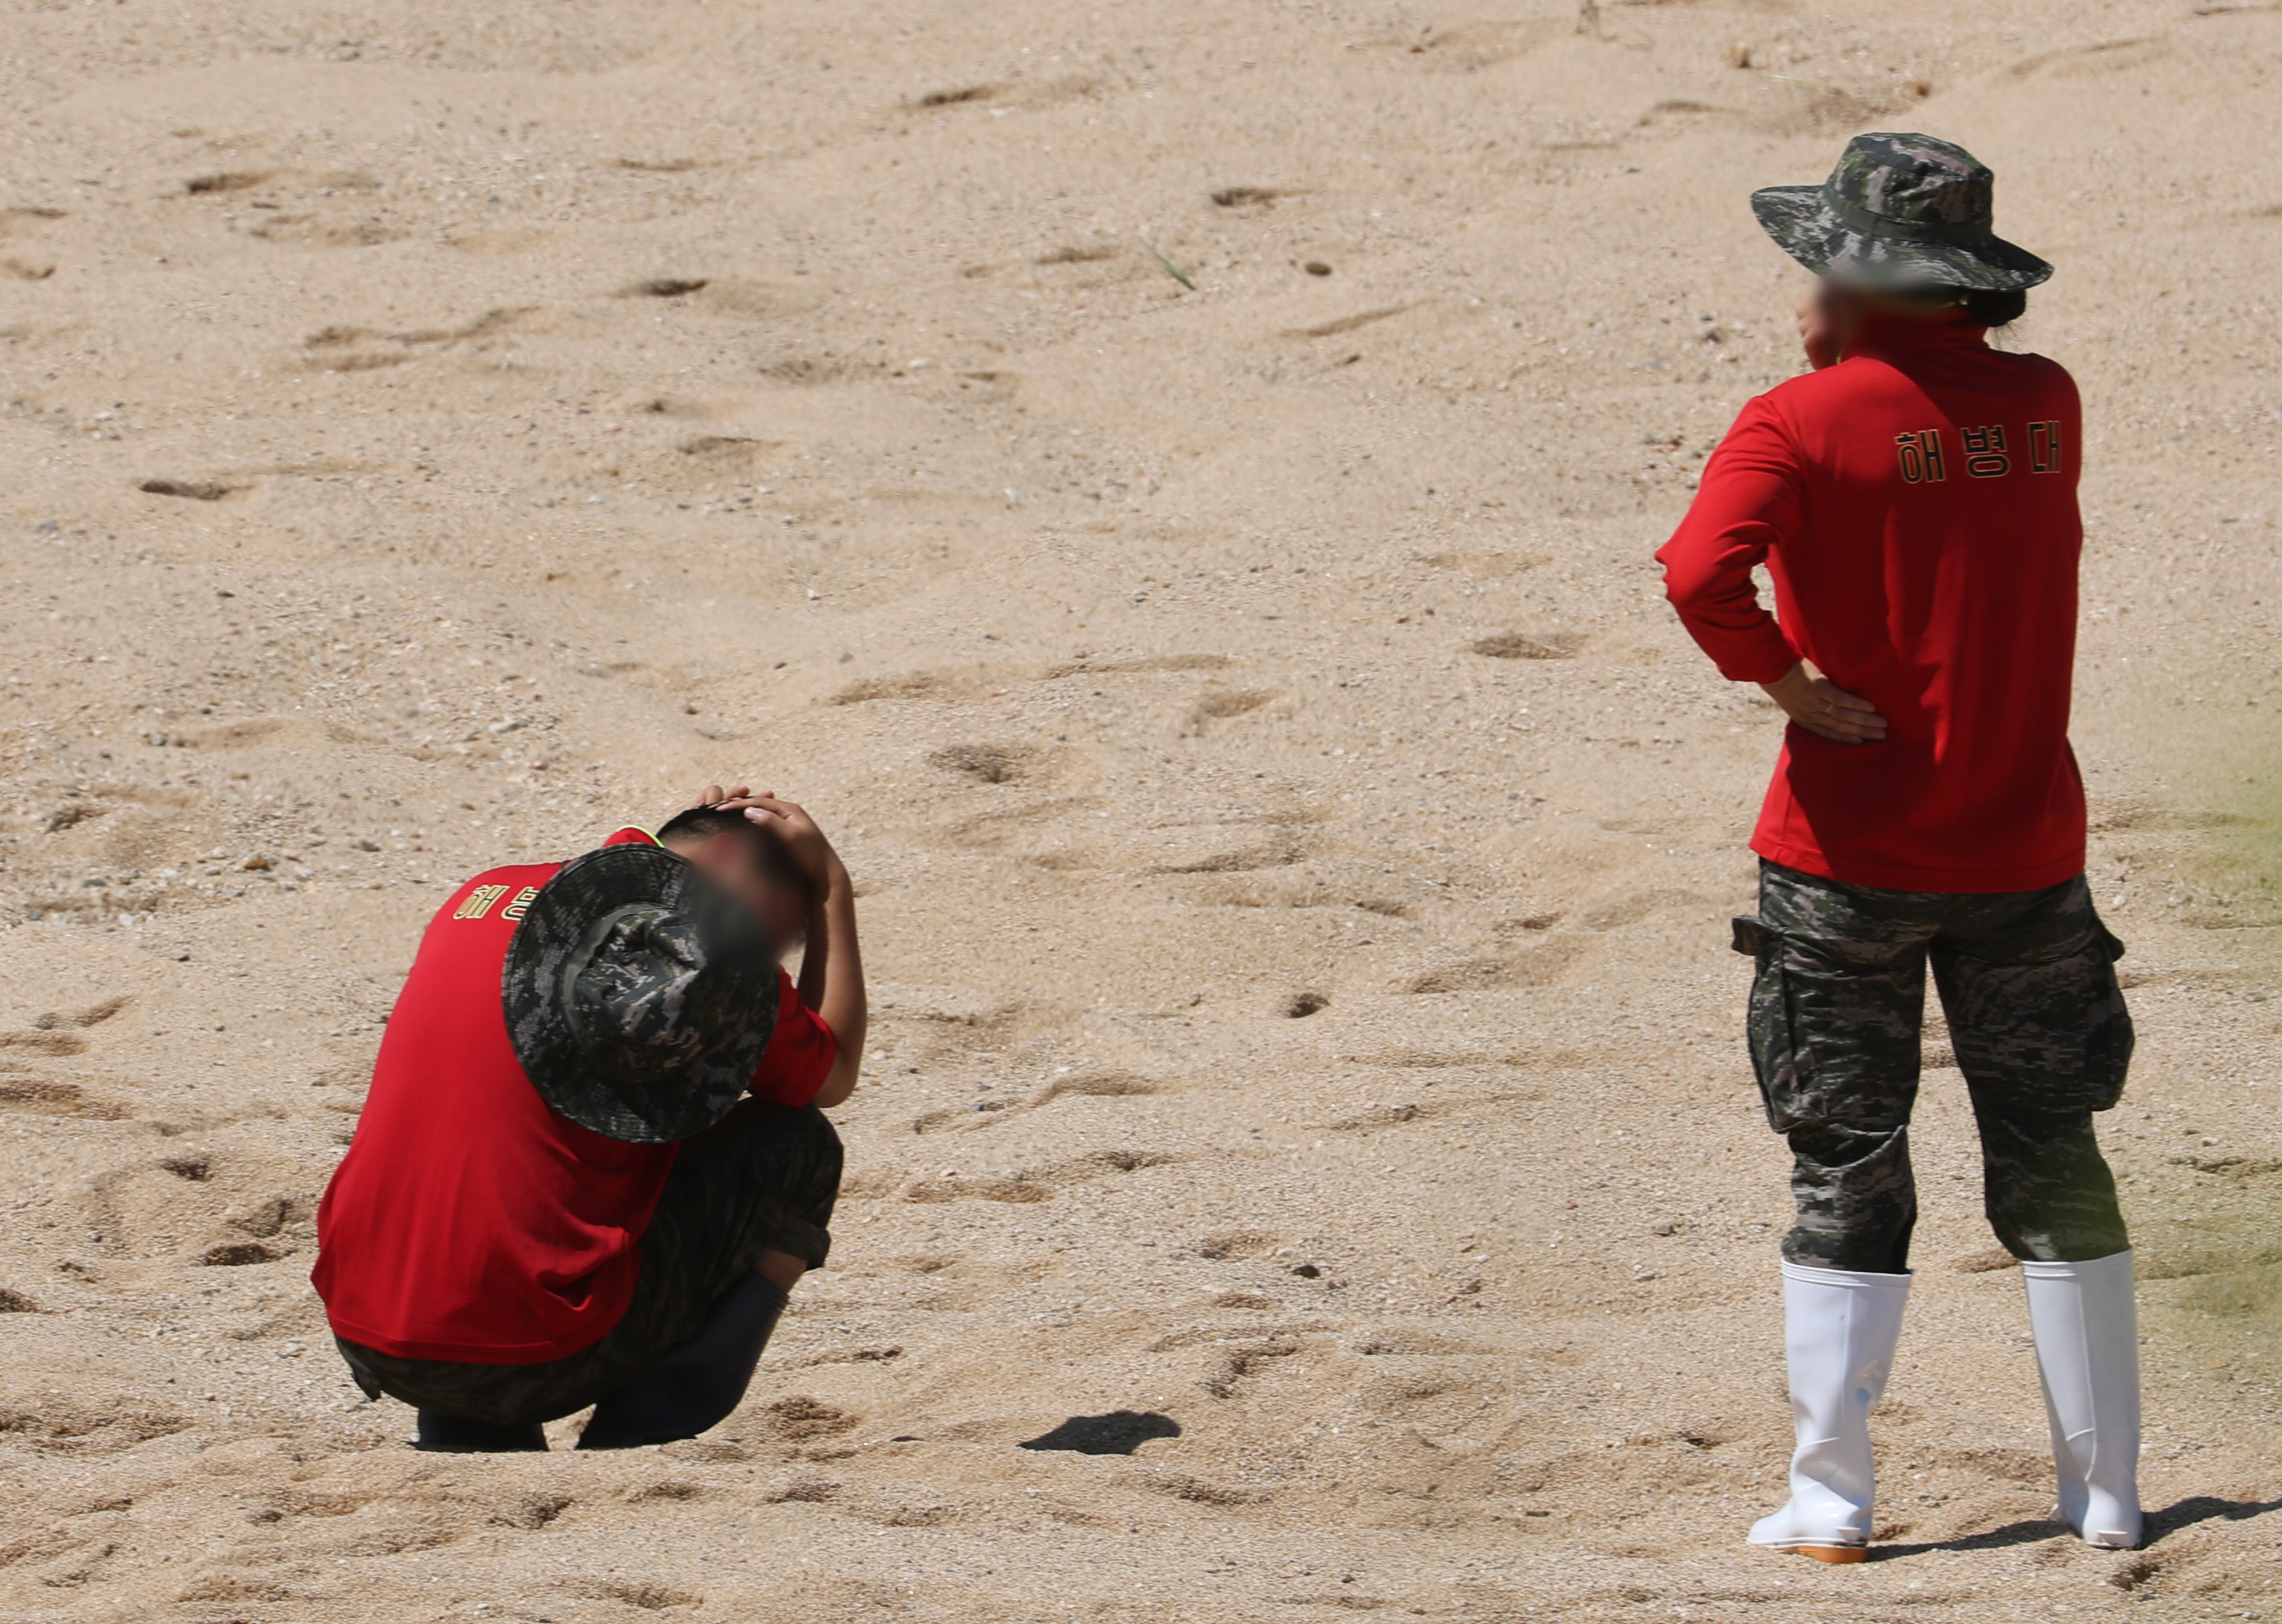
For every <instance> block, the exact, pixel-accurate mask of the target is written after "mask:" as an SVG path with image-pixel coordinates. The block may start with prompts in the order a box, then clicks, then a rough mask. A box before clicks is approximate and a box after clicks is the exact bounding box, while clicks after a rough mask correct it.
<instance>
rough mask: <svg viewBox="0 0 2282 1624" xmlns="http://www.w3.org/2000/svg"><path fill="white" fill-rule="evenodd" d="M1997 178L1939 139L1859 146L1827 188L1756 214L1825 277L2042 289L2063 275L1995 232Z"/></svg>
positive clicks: (1778, 200) (1803, 189) (1883, 140)
mask: <svg viewBox="0 0 2282 1624" xmlns="http://www.w3.org/2000/svg"><path fill="white" fill-rule="evenodd" d="M1996 178H1997V177H1996V176H1995V175H1992V174H1991V172H1990V170H1989V168H1988V167H1987V166H1986V165H1984V164H1983V163H1982V162H1981V160H1980V159H1976V158H1975V157H1974V156H1973V154H1972V153H1970V152H1967V151H1966V150H1965V149H1964V148H1963V147H1961V146H1958V145H1956V144H1954V143H1952V142H1947V141H1938V140H1936V139H1935V138H1934V137H1933V136H1915V135H1869V136H1855V137H1854V139H1853V140H1851V141H1850V142H1848V143H1847V144H1846V151H1845V152H1843V154H1842V155H1841V156H1840V157H1839V159H1838V167H1836V169H1833V170H1832V171H1831V172H1830V178H1829V179H1828V181H1825V182H1824V183H1822V184H1821V185H1820V186H1768V187H1763V188H1762V189H1760V190H1758V191H1755V192H1753V193H1752V194H1751V212H1752V213H1753V214H1757V215H1758V217H1759V223H1760V224H1761V225H1763V226H1765V227H1766V230H1767V235H1768V236H1769V237H1774V239H1775V241H1776V242H1777V243H1779V244H1781V245H1782V248H1783V251H1784V252H1785V253H1788V254H1789V255H1790V257H1791V258H1792V259H1794V260H1797V261H1798V262H1799V263H1800V264H1802V265H1804V266H1805V267H1806V268H1807V269H1809V270H1811V271H1812V272H1814V273H1815V274H1816V275H1817V276H1828V277H1830V278H1831V279H1832V280H1834V281H1837V282H1851V283H1856V284H1862V285H1865V286H1869V287H1878V288H1888V289H1901V288H1910V287H1928V286H1932V287H1953V288H1974V289H1981V290H1986V291H1999V292H2009V291H2013V290H2015V289H2020V288H2033V287H2035V286H2036V285H2037V284H2039V283H2041V282H2043V281H2045V279H2046V278H2047V277H2049V276H2051V275H2052V274H2053V268H2052V267H2051V266H2050V265H2048V264H2046V263H2045V261H2044V260H2040V259H2038V258H2037V256H2036V255H2035V254H2032V253H2030V252H2029V251H2028V250H2027V249H2025V248H2019V247H2015V246H2014V245H2013V244H2011V243H2008V242H2006V241H2005V240H2004V239H2003V238H2002V237H1999V236H1998V235H1997V234H1996V232H1995V231H1993V230H1992V229H1991V219H1992V218H1993V211H1992V208H1991V201H1990V194H1991V189H1992V188H1993V186H1994V184H1995V182H1996Z"/></svg>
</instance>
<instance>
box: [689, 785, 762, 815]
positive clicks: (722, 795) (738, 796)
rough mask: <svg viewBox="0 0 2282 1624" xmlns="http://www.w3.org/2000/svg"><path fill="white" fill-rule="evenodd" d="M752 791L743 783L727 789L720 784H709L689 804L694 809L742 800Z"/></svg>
mask: <svg viewBox="0 0 2282 1624" xmlns="http://www.w3.org/2000/svg"><path fill="white" fill-rule="evenodd" d="M752 793H753V792H752V791H751V790H750V789H748V788H747V787H746V786H744V785H743V784H739V785H738V786H737V787H736V788H735V789H723V788H722V787H721V786H720V785H718V784H708V785H706V786H705V788H704V789H701V790H699V791H698V792H697V798H696V799H695V800H694V801H692V802H690V804H689V806H690V810H692V811H695V809H697V808H698V807H700V806H718V805H720V804H722V803H723V802H724V801H741V800H742V799H744V798H745V796H749V795H750V794H752Z"/></svg>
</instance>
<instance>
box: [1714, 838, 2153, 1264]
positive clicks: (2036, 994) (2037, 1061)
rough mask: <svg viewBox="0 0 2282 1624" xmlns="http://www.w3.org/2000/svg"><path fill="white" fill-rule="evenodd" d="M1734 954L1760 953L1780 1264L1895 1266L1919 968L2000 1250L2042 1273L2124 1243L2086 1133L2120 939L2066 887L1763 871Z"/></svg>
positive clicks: (2127, 1048) (1762, 1081)
mask: <svg viewBox="0 0 2282 1624" xmlns="http://www.w3.org/2000/svg"><path fill="white" fill-rule="evenodd" d="M1735 947H1736V951H1738V952H1747V953H1750V954H1752V955H1754V956H1755V957H1756V959H1757V960H1758V975H1757V976H1756V978H1755V979H1754V980H1753V982H1752V985H1751V1000H1750V1046H1751V1063H1752V1066H1753V1068H1754V1069H1755V1070H1757V1072H1758V1079H1759V1092H1760V1095H1761V1097H1762V1098H1763V1099H1764V1100H1765V1101H1766V1110H1767V1121H1768V1123H1769V1124H1770V1125H1771V1126H1773V1127H1774V1131H1776V1132H1778V1133H1780V1134H1782V1135H1784V1136H1785V1137H1786V1138H1789V1141H1790V1148H1791V1155H1792V1171H1791V1191H1792V1193H1793V1194H1794V1195H1795V1196H1796V1197H1797V1201H1798V1219H1797V1224H1796V1225H1795V1226H1794V1227H1793V1228H1792V1230H1791V1232H1790V1233H1789V1236H1788V1237H1786V1238H1785V1239H1784V1241H1783V1255H1784V1256H1785V1257H1786V1258H1788V1259H1789V1260H1790V1261H1792V1262H1793V1263H1805V1264H1809V1265H1812V1266H1816V1267H1820V1268H1827V1269H1852V1270H1869V1271H1872V1272H1878V1273H1888V1274H1899V1273H1901V1272H1903V1271H1904V1270H1906V1268H1907V1267H1908V1258H1909V1244H1910V1231H1911V1230H1912V1228H1913V1227H1914V1225H1915V1224H1916V1223H1917V1190H1916V1185H1915V1182H1914V1181H1913V1178H1912V1177H1911V1173H1910V1145H1909V1123H1910V1107H1912V1106H1913V1104H1914V1103H1915V1102H1916V1100H1917V1092H1918V1059H1919V1027H1920V1024H1921V1022H1922V1020H1923V1018H1924V1013H1925V974H1926V966H1927V964H1928V963H1929V961H1930V963H1931V964H1932V966H1933V975H1934V983H1935V985H1936V986H1937V988H1938V989H1939V991H1940V993H1941V1003H1942V1008H1943V1010H1944V1013H1945V1014H1947V1015H1948V1017H1949V1034H1950V1040H1951V1044H1952V1047H1953V1048H1954V1050H1955V1052H1956V1056H1957V1063H1958V1068H1959V1069H1960V1071H1962V1072H1963V1073H1964V1074H1965V1085H1966V1088H1967V1090H1968V1093H1969V1094H1970V1095H1971V1098H1972V1101H1973V1114H1974V1116H1975V1121H1976V1122H1977V1123H1979V1126H1980V1130H1981V1169H1982V1190H1983V1204H1984V1206H1985V1208H1986V1210H1987V1212H1988V1215H1989V1222H1990V1224H1991V1227H1992V1228H1993V1229H1995V1231H1996V1232H1997V1238H1998V1239H1999V1240H2000V1241H2002V1242H2003V1243H2004V1245H2005V1247H2006V1249H2007V1250H2009V1251H2010V1252H2011V1253H2012V1254H2013V1255H2014V1256H2016V1257H2023V1258H2034V1259H2038V1260H2043V1261H2046V1262H2072V1261H2081V1260H2083V1259H2087V1258H2094V1257H2106V1256H2107V1255H2110V1254H2111V1253H2115V1252H2121V1251H2122V1250H2123V1249H2124V1247H2126V1246H2128V1245H2129V1244H2130V1242H2129V1241H2128V1240H2127V1239H2126V1238H2125V1235H2124V1230H2123V1214H2122V1213H2121V1211H2120V1210H2119V1209H2118V1208H2117V1206H2116V1201H2115V1179H2114V1178H2113V1177H2111V1176H2110V1174H2109V1172H2108V1169H2107V1162H2106V1161H2105V1160H2103V1159H2102V1157H2101V1155H2100V1143H2099V1140H2098V1138H2097V1137H2096V1136H2095V1135H2094V1134H2093V1132H2092V1113H2093V1112H2095V1111H2104V1110H2106V1109H2107V1108H2108V1107H2110V1106H2112V1105H2114V1104H2115V1101H2116V1100H2117V1098H2118V1097H2119V1096H2120V1095H2121V1094H2122V1093H2123V1078H2124V1073H2125V1072H2126V1070H2127V1069H2128V1068H2129V1067H2130V1065H2131V1014H2129V1012H2127V1011H2126V1010H2125V1008H2124V1006H2123V991H2122V990H2121V989H2120V988H2119V987H2118V986H2117V985H2116V981H2115V960H2116V959H2118V958H2119V957H2121V956H2122V954H2123V944H2122V943H2120V942H2118V941H2117V940H2116V939H2115V937H2114V936H2110V935H2109V934H2108V932H2107V927H2105V926H2104V925H2102V924H2101V923H2100V917H2099V915H2098V914H2097V913H2094V912H2093V911H2092V892H2091V890H2090V888H2089V887H2088V886H2086V884H2085V883H2084V877H2083V876H2082V875H2080V874H2079V875H2078V876H2077V877H2076V878H2075V879H2073V880H2069V881H2068V882H2064V883H2062V884H2060V885H2055V886H2053V887H2051V888H2050V889H2048V890H2040V891H2011V892H2001V893H1995V894H1987V895H1975V894H1971V893H1949V892H1930V891H1888V890H1873V889H1871V888H1870V887H1867V886H1860V885H1844V884H1841V883H1839V882H1836V881H1834V880H1825V879H1820V878H1817V877H1816V876H1814V875H1812V874H1801V873H1799V872H1798V871H1797V870H1796V869H1791V868H1785V867H1783V866H1781V865H1780V864H1775V863H1766V862H1763V863H1762V864H1761V865H1760V867H1759V912H1758V916H1757V917H1756V918H1743V919H1738V920H1737V921H1735Z"/></svg>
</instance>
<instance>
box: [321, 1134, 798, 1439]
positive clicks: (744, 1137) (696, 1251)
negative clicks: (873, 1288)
mask: <svg viewBox="0 0 2282 1624" xmlns="http://www.w3.org/2000/svg"><path fill="white" fill-rule="evenodd" d="M839 1193H840V1136H839V1135H838V1134H836V1133H834V1131H833V1129H832V1124H831V1123H830V1122H829V1121H827V1119H826V1117H825V1115H824V1113H823V1112H821V1111H819V1110H817V1109H815V1108H814V1107H808V1108H806V1109H801V1110H794V1109H791V1108H788V1107H784V1106H780V1105H770V1104H767V1103H766V1102H765V1101H763V1100H741V1101H739V1102H738V1103H737V1105H736V1106H734V1107H733V1108H732V1109H731V1110H730V1112H729V1114H728V1115H726V1116H725V1117H723V1118H722V1119H721V1120H720V1121H719V1122H718V1123H715V1124H714V1125H713V1126H712V1127H710V1128H709V1129H707V1130H706V1131H704V1132H702V1133H701V1134H698V1135H697V1136H695V1138H687V1139H684V1140H683V1141H682V1142H681V1146H680V1149H679V1152H678V1153H677V1154H675V1156H674V1159H673V1170H672V1171H671V1173H669V1174H667V1175H666V1180H665V1190H664V1193H663V1194H662V1195H660V1196H659V1197H658V1202H657V1210H656V1213H655V1214H654V1215H653V1216H651V1218H650V1222H649V1227H648V1229H646V1230H644V1231H643V1232H642V1237H641V1272H640V1275H639V1276H637V1277H636V1278H635V1282H634V1295H633V1302H632V1303H631V1304H629V1305H628V1307H627V1309H626V1311H625V1316H624V1317H621V1318H620V1319H619V1321H618V1323H617V1325H615V1326H613V1327H612V1328H611V1329H610V1331H609V1333H608V1334H607V1335H605V1336H604V1337H603V1338H602V1340H601V1341H599V1342H596V1343H594V1345H593V1346H592V1347H589V1348H581V1349H579V1350H578V1352H577V1353H574V1354H567V1355H565V1356H563V1357H562V1358H560V1359H550V1360H547V1361H546V1362H545V1363H544V1364H469V1363H466V1362H463V1361H460V1360H455V1359H407V1358H403V1357H400V1356H398V1355H395V1354H385V1353H382V1352H381V1351H380V1350H379V1349H378V1348H367V1347H365V1346H364V1345H363V1344H361V1343H359V1342H352V1341H348V1340H345V1339H343V1338H340V1337H335V1338H334V1339H333V1340H334V1344H335V1345H336V1346H337V1347H338V1348H339V1349H340V1350H341V1357H342V1358H344V1359H345V1360H347V1361H348V1366H349V1373H350V1374H351V1375H352V1376H353V1377H354V1378H355V1379H356V1384H357V1386H358V1387H361V1388H362V1389H363V1390H364V1393H365V1395H366V1396H367V1397H368V1398H378V1397H379V1396H380V1395H382V1394H383V1393H386V1394H389V1395H392V1396H393V1397H396V1398H400V1399H402V1400H403V1401H404V1402H405V1403H407V1404H410V1405H412V1406H414V1407H415V1409H420V1410H435V1411H438V1412H439V1413H440V1414H443V1415H447V1416H457V1417H461V1418H464V1419H467V1420H470V1421H484V1422H488V1423H489V1424H491V1425H492V1426H528V1425H530V1424H531V1423H532V1422H534V1421H552V1420H555V1419H557V1418H560V1417H563V1416H567V1415H570V1413H572V1412H573V1411H575V1410H584V1409H585V1408H586V1406H587V1405H589V1404H592V1403H598V1402H599V1401H601V1400H602V1399H605V1398H607V1397H609V1395H611V1394H613V1393H615V1392H617V1390H618V1389H619V1388H620V1387H625V1385H626V1384H627V1383H628V1382H630V1381H632V1380H633V1379H634V1378H635V1377H637V1376H639V1375H640V1374H641V1373H642V1371H646V1370H648V1368H649V1367H650V1366H651V1365H652V1364H656V1362H657V1360H658V1359H659V1357H660V1356H663V1355H664V1354H665V1353H666V1352H667V1351H668V1350H669V1349H671V1348H679V1347H680V1346H681V1344H682V1343H684V1342H686V1341H687V1340H689V1339H690V1338H692V1337H694V1336H695V1335H696V1334H697V1333H698V1332H699V1331H700V1330H701V1329H702V1328H703V1326H704V1325H705V1322H706V1320H707V1319H708V1318H709V1317H710V1316H711V1314H712V1312H713V1309H714V1307H715V1305H716V1304H718V1302H720V1301H721V1299H722V1298H724V1297H726V1296H727V1295H728V1294H729V1293H730V1292H731V1291H733V1290H734V1289H735V1288H736V1286H737V1285H738V1283H739V1282H740V1281H741V1280H742V1279H743V1278H745V1276H746V1275H747V1274H748V1273H749V1272H750V1271H751V1270H752V1268H753V1266H754V1265H755V1264H756V1263H758V1262H759V1261H760V1257H761V1254H762V1253H764V1252H770V1251H775V1252H788V1253H790V1254H791V1255H793V1256H795V1257H797V1258H800V1259H801V1260H802V1261H803V1262H804V1263H807V1264H808V1265H809V1267H811V1269H820V1268H822V1267H823V1266H824V1259H825V1255H826V1254H827V1252H828V1251H830V1250H831V1247H832V1235H831V1232H830V1230H829V1228H828V1225H829V1224H831V1222H832V1208H833V1204H834V1200H835V1199H836V1198H837V1196H838V1194H839Z"/></svg>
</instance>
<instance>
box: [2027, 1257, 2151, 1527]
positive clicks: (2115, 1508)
mask: <svg viewBox="0 0 2282 1624" xmlns="http://www.w3.org/2000/svg"><path fill="white" fill-rule="evenodd" d="M2021 1277H2022V1279H2023V1280H2025V1281H2026V1282H2027V1283H2028V1288H2029V1328H2030V1330H2031V1331H2033V1332H2035V1333H2036V1337H2037V1371H2039V1373H2041V1374H2042V1375H2043V1377H2044V1379H2045V1418H2046V1419H2047V1420H2049V1421H2050V1422H2051V1423H2052V1428H2053V1467H2054V1469H2055V1471H2056V1472H2058V1474H2059V1477H2060V1486H2061V1504H2060V1516H2061V1520H2062V1521H2064V1522H2066V1523H2067V1524H2068V1526H2069V1527H2071V1528H2073V1529H2075V1530H2076V1533H2077V1535H2080V1536H2081V1537H2082V1538H2083V1540H2084V1542H2085V1543H2086V1544H2088V1545H2097V1546H2099V1547H2100V1549H2102V1550H2132V1549H2134V1548H2135V1547H2136V1546H2138V1543H2139V1540H2140V1536H2141V1535H2142V1533H2143V1532H2144V1531H2145V1530H2144V1527H2143V1524H2142V1519H2141V1517H2140V1513H2139V1318H2138V1313H2137V1311H2136V1310H2135V1309H2134V1307H2133V1304H2132V1299H2131V1253H2130V1252H2117V1253H2115V1254H2114V1255H2110V1256H2107V1257H2099V1258H2094V1259H2092V1261H2091V1262H2090V1263H2028V1262H2023V1263H2022V1264H2021Z"/></svg>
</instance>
